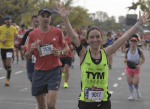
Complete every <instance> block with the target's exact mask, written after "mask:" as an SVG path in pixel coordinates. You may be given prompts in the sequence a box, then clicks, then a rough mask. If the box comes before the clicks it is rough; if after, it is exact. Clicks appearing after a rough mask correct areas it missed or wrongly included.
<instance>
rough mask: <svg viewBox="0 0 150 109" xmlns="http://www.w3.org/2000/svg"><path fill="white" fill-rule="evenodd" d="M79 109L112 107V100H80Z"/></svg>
mask: <svg viewBox="0 0 150 109" xmlns="http://www.w3.org/2000/svg"><path fill="white" fill-rule="evenodd" d="M78 107H79V109H111V101H110V100H108V101H105V102H104V101H102V102H84V101H80V100H79V104H78Z"/></svg>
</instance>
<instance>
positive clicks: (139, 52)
mask: <svg viewBox="0 0 150 109" xmlns="http://www.w3.org/2000/svg"><path fill="white" fill-rule="evenodd" d="M137 49H138V54H139V55H140V56H141V51H140V49H139V48H137Z"/></svg>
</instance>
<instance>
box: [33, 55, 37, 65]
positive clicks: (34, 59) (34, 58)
mask: <svg viewBox="0 0 150 109" xmlns="http://www.w3.org/2000/svg"><path fill="white" fill-rule="evenodd" d="M35 62H36V57H35V56H34V55H32V63H35Z"/></svg>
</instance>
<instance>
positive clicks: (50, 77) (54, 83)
mask: <svg viewBox="0 0 150 109" xmlns="http://www.w3.org/2000/svg"><path fill="white" fill-rule="evenodd" d="M61 74H62V71H61V68H60V67H56V68H54V69H52V70H49V71H40V70H34V73H33V78H32V96H38V95H40V94H43V93H48V90H56V91H58V90H59V87H60V83H61Z"/></svg>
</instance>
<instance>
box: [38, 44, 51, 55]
mask: <svg viewBox="0 0 150 109" xmlns="http://www.w3.org/2000/svg"><path fill="white" fill-rule="evenodd" d="M52 49H53V45H49V44H46V45H44V46H38V51H39V56H40V57H42V56H46V55H50V54H52V51H51V50H52Z"/></svg>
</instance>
